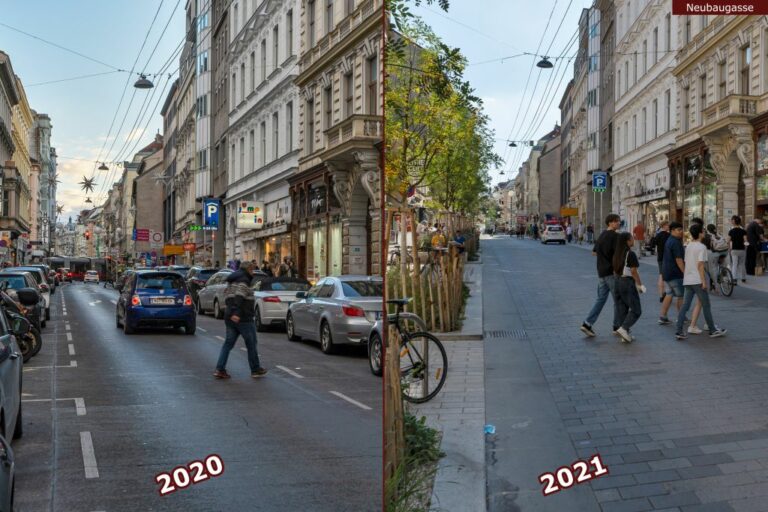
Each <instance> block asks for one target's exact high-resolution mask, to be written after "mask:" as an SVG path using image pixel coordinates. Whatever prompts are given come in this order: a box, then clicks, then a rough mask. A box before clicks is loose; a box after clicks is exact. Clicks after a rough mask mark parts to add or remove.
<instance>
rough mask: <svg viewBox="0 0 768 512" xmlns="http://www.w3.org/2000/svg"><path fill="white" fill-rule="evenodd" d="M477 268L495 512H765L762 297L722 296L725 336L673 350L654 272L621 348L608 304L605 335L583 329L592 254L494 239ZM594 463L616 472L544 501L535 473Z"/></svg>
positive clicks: (767, 424)
mask: <svg viewBox="0 0 768 512" xmlns="http://www.w3.org/2000/svg"><path fill="white" fill-rule="evenodd" d="M483 259H484V274H483V283H484V287H483V298H484V303H483V307H484V329H485V341H484V344H485V372H486V374H485V378H486V381H485V384H486V422H487V423H488V424H492V425H494V426H495V429H496V430H495V431H496V433H495V434H493V435H488V436H487V437H486V449H487V452H486V462H487V465H488V472H487V476H488V505H489V510H490V511H492V512H512V511H521V512H527V511H536V512H546V511H558V512H564V511H604V512H636V511H644V510H664V511H666V512H671V511H681V512H704V511H706V512H713V511H738V512H748V511H751V512H765V511H768V407H766V406H767V405H768V328H766V322H768V315H767V314H766V312H767V311H768V294H766V293H764V292H760V291H757V290H748V289H745V288H743V287H737V288H736V290H735V291H734V293H733V296H732V297H731V298H721V297H714V298H713V301H712V302H713V314H714V317H715V321H716V322H717V323H718V324H719V325H721V326H723V327H725V328H727V329H728V335H727V337H725V338H720V339H710V338H709V337H708V336H706V335H699V336H693V335H691V336H690V337H689V338H688V340H686V341H676V340H675V339H674V328H673V326H659V325H658V324H657V319H658V311H659V306H660V304H659V301H658V295H657V293H656V278H657V273H656V272H657V269H656V267H655V262H653V261H649V260H646V261H649V263H654V264H653V265H651V264H645V263H644V264H641V268H640V274H641V278H642V280H643V283H644V284H645V285H646V286H647V288H648V293H646V294H645V295H643V296H641V297H642V306H643V315H642V318H641V319H640V321H639V322H638V323H637V324H636V325H635V326H634V328H633V329H632V332H633V335H634V336H635V338H636V341H635V342H634V343H632V344H623V343H620V342H619V341H618V338H616V337H614V336H613V335H612V334H611V317H612V314H613V303H612V300H611V299H609V301H608V303H607V304H606V307H605V308H604V309H603V312H602V314H601V316H600V319H599V321H598V322H597V323H596V324H595V330H596V331H597V337H596V338H591V339H587V338H585V336H584V335H583V334H582V333H581V332H580V331H579V326H580V324H581V322H582V321H583V319H584V317H585V316H586V315H587V313H588V311H589V309H590V308H591V306H592V303H593V301H594V298H595V295H596V287H597V278H596V271H595V260H594V257H593V256H592V255H591V253H590V251H588V250H583V249H582V248H578V247H574V246H558V245H555V246H544V245H542V244H540V243H538V242H534V241H531V240H517V239H512V238H508V237H495V238H494V239H491V240H486V241H484V242H483ZM751 279H768V277H761V278H755V277H752V278H751ZM702 324H703V318H702V319H700V321H699V326H700V327H701V326H702ZM595 454H600V455H601V456H602V461H603V463H604V464H605V466H607V468H608V470H609V474H607V475H605V476H602V477H599V478H593V479H591V480H590V481H588V482H585V483H582V484H578V485H574V486H572V487H570V488H568V489H566V490H561V491H559V492H557V493H555V494H551V495H549V496H544V495H543V494H542V489H543V488H544V486H543V485H542V484H541V483H539V478H538V477H539V475H541V474H542V473H545V472H553V473H554V472H556V470H557V469H558V468H561V467H563V466H570V465H571V463H573V462H574V461H576V460H577V459H582V460H588V459H591V458H592V456H593V455H595Z"/></svg>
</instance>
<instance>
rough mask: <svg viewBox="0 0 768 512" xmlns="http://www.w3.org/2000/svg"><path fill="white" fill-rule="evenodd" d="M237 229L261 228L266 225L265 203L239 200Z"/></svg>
mask: <svg viewBox="0 0 768 512" xmlns="http://www.w3.org/2000/svg"><path fill="white" fill-rule="evenodd" d="M236 204H237V217H236V227H237V229H261V228H263V227H264V203H263V202H260V201H237V203H236Z"/></svg>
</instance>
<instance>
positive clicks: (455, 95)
mask: <svg viewBox="0 0 768 512" xmlns="http://www.w3.org/2000/svg"><path fill="white" fill-rule="evenodd" d="M399 21H400V26H399V27H400V31H399V32H398V33H393V34H390V44H388V46H387V80H388V82H387V89H386V97H385V112H386V133H385V140H386V162H385V170H386V187H387V194H388V195H389V197H390V200H391V201H394V202H395V203H401V204H402V203H403V202H404V201H405V198H406V196H407V195H408V191H409V190H412V189H413V188H414V187H426V188H427V190H428V194H427V195H428V196H429V197H430V198H431V201H432V203H433V204H431V205H430V206H432V207H435V208H437V209H443V210H448V211H451V212H464V213H474V212H476V211H477V210H478V209H479V207H480V199H481V196H482V195H483V193H484V192H485V191H486V190H487V188H488V184H489V182H490V177H489V175H488V169H489V168H491V167H493V166H498V165H500V163H501V159H500V158H499V157H498V155H496V154H495V153H494V151H493V135H494V133H493V131H492V130H491V129H490V128H489V126H488V124H489V120H488V117H487V116H486V115H485V114H484V113H483V105H482V101H481V100H480V98H478V97H477V96H476V95H475V94H474V91H473V90H472V88H471V86H470V85H469V83H468V82H467V81H466V80H464V77H463V73H464V68H465V66H466V59H465V58H464V56H463V55H462V54H461V51H460V50H459V49H458V48H452V47H450V46H448V45H446V44H445V43H443V42H442V41H441V40H440V39H439V38H438V37H437V36H436V35H435V34H434V33H433V32H432V30H431V29H430V28H429V27H428V26H427V25H426V24H424V23H423V22H422V21H421V20H419V19H418V18H416V17H415V16H411V17H409V18H407V19H403V18H401V19H400V20H399Z"/></svg>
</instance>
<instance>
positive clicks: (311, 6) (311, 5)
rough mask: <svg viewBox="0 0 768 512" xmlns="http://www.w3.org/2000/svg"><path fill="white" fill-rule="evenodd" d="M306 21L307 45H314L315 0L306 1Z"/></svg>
mask: <svg viewBox="0 0 768 512" xmlns="http://www.w3.org/2000/svg"><path fill="white" fill-rule="evenodd" d="M307 21H308V25H309V28H308V29H307V38H308V40H309V47H310V48H312V47H313V46H315V0H308V1H307Z"/></svg>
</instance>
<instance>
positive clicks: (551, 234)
mask: <svg viewBox="0 0 768 512" xmlns="http://www.w3.org/2000/svg"><path fill="white" fill-rule="evenodd" d="M550 242H554V243H558V244H562V245H565V230H564V229H563V226H559V225H554V224H548V225H546V226H544V231H542V232H541V243H543V244H548V243H550Z"/></svg>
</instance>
